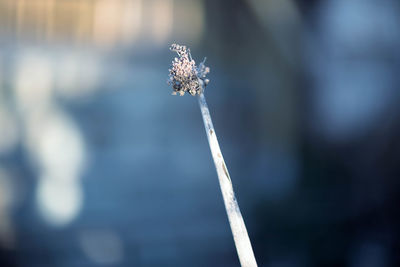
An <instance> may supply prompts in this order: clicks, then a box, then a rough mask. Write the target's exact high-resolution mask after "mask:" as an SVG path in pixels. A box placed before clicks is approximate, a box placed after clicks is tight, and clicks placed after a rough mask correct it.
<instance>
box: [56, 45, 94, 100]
mask: <svg viewBox="0 0 400 267" xmlns="http://www.w3.org/2000/svg"><path fill="white" fill-rule="evenodd" d="M99 76H100V62H98V59H96V57H95V56H90V55H82V54H72V53H65V54H63V56H62V57H61V58H59V59H58V62H57V69H56V78H57V79H56V82H57V83H56V88H55V89H56V91H57V93H59V94H60V95H61V96H63V97H66V98H75V97H81V96H85V95H88V94H91V93H92V92H93V91H94V90H96V89H97V88H98V87H97V82H98V80H99Z"/></svg>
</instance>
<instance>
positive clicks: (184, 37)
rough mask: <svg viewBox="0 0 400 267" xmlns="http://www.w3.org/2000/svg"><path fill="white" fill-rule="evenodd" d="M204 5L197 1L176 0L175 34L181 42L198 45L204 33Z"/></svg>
mask: <svg viewBox="0 0 400 267" xmlns="http://www.w3.org/2000/svg"><path fill="white" fill-rule="evenodd" d="M203 5H204V3H203V1H197V0H175V5H174V17H173V18H174V21H173V34H174V37H175V38H176V40H178V41H179V42H190V43H191V44H195V43H198V42H199V41H200V40H201V38H202V37H203V32H204V16H205V12H204V6H203Z"/></svg>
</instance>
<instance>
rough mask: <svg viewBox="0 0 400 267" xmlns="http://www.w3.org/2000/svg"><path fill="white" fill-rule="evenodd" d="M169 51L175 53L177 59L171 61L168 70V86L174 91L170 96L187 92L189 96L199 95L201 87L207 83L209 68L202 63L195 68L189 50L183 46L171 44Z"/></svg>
mask: <svg viewBox="0 0 400 267" xmlns="http://www.w3.org/2000/svg"><path fill="white" fill-rule="evenodd" d="M170 50H171V51H173V52H176V53H177V54H178V56H179V58H175V59H174V60H173V61H172V68H171V69H169V79H168V84H169V85H171V86H172V89H173V90H174V91H173V92H172V94H174V95H176V94H177V93H179V95H181V96H182V95H184V94H185V92H189V93H190V94H191V95H193V96H194V95H196V94H200V93H201V92H202V90H203V86H206V85H207V84H208V82H209V80H208V79H206V75H207V74H208V73H209V72H210V68H209V67H206V66H205V65H204V62H205V59H204V61H203V62H201V63H200V64H199V66H198V67H197V66H196V62H195V61H194V60H193V59H192V56H191V54H190V49H188V48H187V47H186V46H184V45H178V44H172V45H171V47H170Z"/></svg>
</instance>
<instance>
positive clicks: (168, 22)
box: [150, 0, 174, 44]
mask: <svg viewBox="0 0 400 267" xmlns="http://www.w3.org/2000/svg"><path fill="white" fill-rule="evenodd" d="M151 8H152V15H151V20H150V23H152V33H153V37H154V40H155V42H156V43H158V44H164V43H165V42H166V40H167V38H168V36H169V35H170V34H171V31H172V22H173V12H174V10H173V8H174V2H173V0H154V1H153V4H152V6H151Z"/></svg>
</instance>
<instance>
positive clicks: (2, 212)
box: [0, 168, 15, 249]
mask: <svg viewBox="0 0 400 267" xmlns="http://www.w3.org/2000/svg"><path fill="white" fill-rule="evenodd" d="M14 194H15V191H14V186H13V184H12V177H11V176H10V175H9V174H8V173H7V172H6V171H5V170H3V169H1V168H0V246H2V247H5V248H8V249H10V248H13V247H14V246H15V230H14V228H13V225H12V221H11V214H10V211H11V208H12V205H13V204H14V202H15V195H14Z"/></svg>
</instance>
